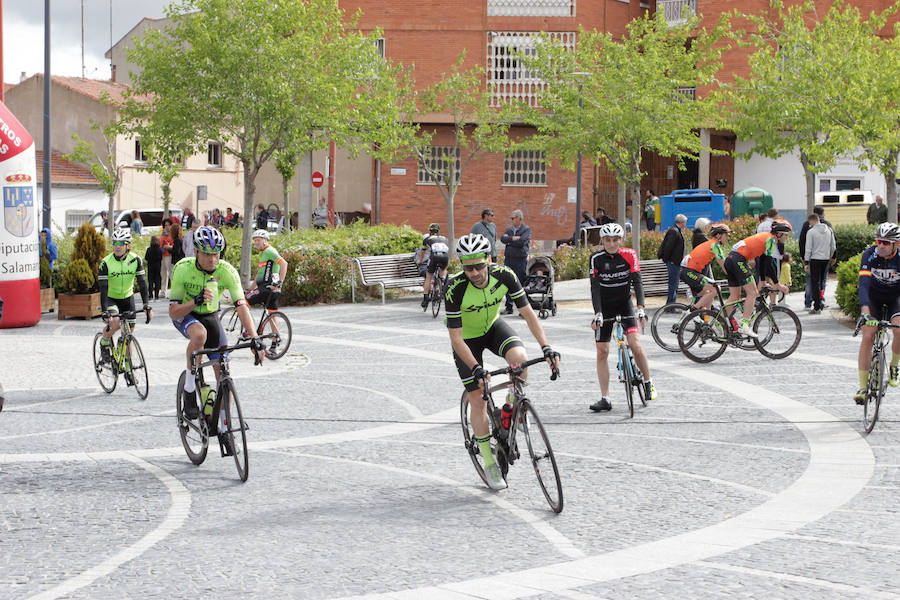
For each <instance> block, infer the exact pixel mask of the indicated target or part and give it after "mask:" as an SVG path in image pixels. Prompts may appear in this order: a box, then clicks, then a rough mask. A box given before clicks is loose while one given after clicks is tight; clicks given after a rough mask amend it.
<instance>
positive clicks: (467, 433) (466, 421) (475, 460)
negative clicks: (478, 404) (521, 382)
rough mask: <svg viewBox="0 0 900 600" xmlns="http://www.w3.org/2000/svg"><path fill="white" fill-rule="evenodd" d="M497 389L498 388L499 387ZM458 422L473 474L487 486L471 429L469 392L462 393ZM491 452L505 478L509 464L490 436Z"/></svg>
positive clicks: (481, 460)
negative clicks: (472, 466)
mask: <svg viewBox="0 0 900 600" xmlns="http://www.w3.org/2000/svg"><path fill="white" fill-rule="evenodd" d="M497 387H498V388H499V387H500V386H497ZM491 391H493V390H491ZM488 410H492V408H491V405H488ZM459 422H460V425H462V430H463V443H464V445H465V447H466V452H467V453H468V455H469V458H470V459H471V460H472V464H473V465H474V466H475V472H476V473H478V476H479V477H480V478H481V481H482V482H484V484H485V485H487V484H488V481H487V477H486V476H485V474H484V458H483V457H482V456H481V447H480V446H479V445H478V442H476V441H475V430H474V429H472V405H471V404H469V392H466V391H463V393H462V398H460V400H459ZM490 422H491V421H490V417H488V423H490ZM492 428H493V426H492ZM491 452H493V453H494V458H495V460H496V461H497V465H498V466H499V467H500V472H501V473H502V474H503V476H504V477H506V473H507V472H508V471H509V462H508V461H507V459H506V455H505V453H504V452H503V451H502V449H501V448H499V447H498V444H497V437H496V436H491Z"/></svg>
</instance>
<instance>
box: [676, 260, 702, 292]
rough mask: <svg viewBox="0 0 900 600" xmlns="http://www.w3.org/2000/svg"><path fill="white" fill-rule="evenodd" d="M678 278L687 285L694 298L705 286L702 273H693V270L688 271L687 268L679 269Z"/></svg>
mask: <svg viewBox="0 0 900 600" xmlns="http://www.w3.org/2000/svg"><path fill="white" fill-rule="evenodd" d="M679 278H680V279H681V280H682V281H683V282H685V283H686V284H687V286H688V287H689V288H690V289H691V293H692V294H693V295H694V296H699V295H700V292H702V291H703V286H704V285H706V284H705V283H704V282H703V278H704V275H703V273H701V272H700V271H695V270H694V269H688V268H687V267H681V275H680V276H679Z"/></svg>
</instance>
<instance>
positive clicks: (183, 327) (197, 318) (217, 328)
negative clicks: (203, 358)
mask: <svg viewBox="0 0 900 600" xmlns="http://www.w3.org/2000/svg"><path fill="white" fill-rule="evenodd" d="M194 323H199V324H200V325H203V327H204V328H205V329H206V343H205V344H203V347H204V348H210V349H211V348H219V347H221V346H227V345H228V338H227V337H225V330H224V329H222V323H221V322H220V321H219V311H216V312H214V313H210V314H208V315H198V314H197V313H192V312H190V313H188V314H186V315H185V316H183V317H181V318H180V319H177V320H175V321H172V325H174V326H175V329H177V330H178V331H180V332H181V335H183V336H184V337H186V338H190V336H189V335H188V328H189V327H190V326H191V325H193V324H194ZM207 356H209V358H211V359H217V358H219V353H218V352H213V353H210V354H208V355H207Z"/></svg>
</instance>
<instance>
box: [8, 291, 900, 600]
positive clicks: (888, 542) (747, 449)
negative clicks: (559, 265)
mask: <svg viewBox="0 0 900 600" xmlns="http://www.w3.org/2000/svg"><path fill="white" fill-rule="evenodd" d="M577 285H583V286H584V289H583V290H580V292H578V290H577V288H576V287H575V286H577ZM586 286H587V284H586V283H583V282H582V283H580V284H578V283H574V284H573V283H568V284H567V286H561V285H560V286H559V288H560V296H563V289H564V287H565V289H566V290H569V291H570V292H577V293H570V294H569V296H570V297H574V296H578V295H579V294H580V296H582V297H583V299H585V298H587V289H586ZM794 296H797V297H793V296H792V298H791V299H790V301H791V303H792V304H793V306H795V307H797V303H798V301H801V302H800V305H801V308H802V299H801V298H800V297H799V296H798V295H794ZM417 299H418V298H408V299H401V300H396V301H393V302H389V303H388V304H387V305H386V306H382V305H380V304H378V303H366V304H357V305H339V306H317V307H309V308H288V309H286V310H285V312H287V313H288V314H289V316H290V317H291V320H292V323H293V330H294V339H293V345H292V347H291V350H290V352H289V353H288V355H286V356H285V357H284V358H283V359H282V360H280V361H278V362H274V363H270V362H267V363H266V364H265V365H263V366H262V367H254V366H253V365H252V360H251V358H250V356H249V354H248V353H245V354H244V355H236V356H235V357H234V359H233V361H232V364H233V374H234V375H235V378H236V383H237V389H238V392H239V394H240V398H241V403H242V406H243V411H244V415H245V417H246V418H247V420H248V422H249V425H250V431H249V439H250V478H249V480H248V481H247V483H244V484H241V483H240V482H239V481H238V480H237V473H236V471H235V468H234V463H233V461H232V459H231V458H227V459H223V458H220V457H219V454H218V451H217V449H215V450H213V448H212V446H211V450H210V455H209V458H207V460H206V462H205V463H204V464H203V465H201V466H199V467H196V466H194V465H192V464H191V463H190V462H189V461H188V459H187V457H186V456H185V453H184V450H183V448H182V447H181V443H180V439H179V437H178V433H177V431H176V427H175V419H174V404H175V403H174V398H175V383H176V381H177V379H178V375H179V372H180V370H181V369H182V368H183V356H184V354H183V352H184V349H185V345H186V342H185V341H184V340H183V339H182V338H181V337H180V335H179V334H178V333H177V332H176V331H175V329H174V328H173V327H172V325H171V322H170V321H169V319H168V318H167V316H166V314H165V311H166V304H165V303H164V302H162V301H160V302H157V303H155V304H154V306H155V307H156V309H157V318H156V319H155V320H154V321H153V322H152V323H151V324H150V325H149V326H143V325H139V327H138V329H137V335H138V337H139V339H140V341H141V343H142V345H143V348H144V352H145V354H146V356H147V362H148V365H149V371H150V395H149V397H148V399H147V400H146V401H144V402H142V401H140V400H139V399H138V398H137V395H136V394H135V393H134V391H133V390H132V389H131V388H127V387H125V386H124V384H123V382H122V380H121V379H120V381H119V387H118V388H117V389H116V390H115V392H114V393H112V394H111V395H107V394H105V393H103V392H102V390H101V389H100V386H99V384H98V383H97V380H96V378H95V376H94V374H93V371H92V366H91V355H90V352H91V340H92V337H93V335H94V333H95V331H97V330H98V329H99V327H100V322H99V320H94V321H89V322H86V321H79V320H69V321H57V320H56V318H55V316H54V315H45V318H44V320H43V321H42V322H41V323H40V324H39V325H38V326H37V327H35V328H30V329H22V330H3V331H0V356H2V357H3V361H2V365H0V382H2V384H3V386H4V388H5V389H6V406H5V408H4V410H3V412H2V413H0V490H2V491H0V598H2V599H4V600H14V599H16V600H17V599H25V598H41V599H49V598H72V599H95V598H102V599H120V598H135V599H138V598H140V599H147V598H165V599H173V598H200V597H213V598H215V597H241V598H311V599H319V598H322V599H325V598H384V599H389V598H396V599H400V598H402V599H410V600H412V599H427V600H430V599H438V600H443V599H454V600H462V599H472V598H492V599H504V600H505V599H515V598H535V599H541V600H550V599H576V600H589V599H601V598H602V599H625V598H666V599H669V598H727V599H729V600H733V599H735V598H766V599H772V598H777V599H794V598H804V599H809V598H816V599H829V600H830V599H839V598H845V599H851V598H900V393H898V392H897V391H895V390H891V391H890V392H889V393H888V395H887V397H886V401H885V404H884V406H883V413H882V418H881V420H880V421H879V422H878V424H877V425H876V427H875V430H874V431H873V432H872V433H871V434H870V435H868V436H865V435H864V434H862V428H861V416H862V410H861V408H860V407H857V406H855V405H854V404H853V402H852V400H851V399H850V398H851V395H852V393H853V391H854V390H855V387H856V384H857V378H856V352H857V348H858V343H859V342H858V340H857V339H853V338H852V337H851V336H850V330H848V329H847V328H846V327H845V326H844V325H842V324H840V323H839V322H837V321H836V320H835V319H834V318H833V317H832V316H831V315H827V314H823V315H818V316H810V315H807V314H806V312H805V311H802V312H800V313H799V314H800V316H801V320H802V322H803V328H804V331H803V340H802V342H801V344H800V347H799V349H798V350H797V352H796V353H795V354H794V355H793V356H791V357H790V358H787V359H785V360H781V361H773V360H770V359H767V358H764V357H762V356H761V355H760V354H759V353H758V352H755V351H752V352H747V351H740V350H737V349H734V348H729V349H728V350H727V351H726V352H725V354H724V355H723V356H722V357H721V358H719V359H718V360H717V361H715V362H714V363H712V364H710V365H699V364H696V363H693V362H690V361H688V360H687V359H686V358H684V357H683V356H681V355H680V354H674V353H668V352H665V351H663V350H661V349H659V348H658V347H657V346H656V345H655V344H654V343H653V341H652V339H651V338H650V335H649V331H648V332H647V335H646V336H645V337H644V338H643V340H644V346H645V348H646V349H647V350H648V354H649V356H650V361H651V369H652V375H653V380H654V382H655V383H656V387H657V389H658V391H659V399H658V400H656V401H654V402H651V403H650V404H649V406H647V407H646V408H637V409H636V410H635V416H634V419H629V418H628V413H627V406H626V403H625V400H624V394H623V390H622V386H621V385H620V384H618V383H616V382H615V381H613V384H612V395H613V410H612V411H611V412H610V413H605V414H595V413H592V412H590V411H589V410H588V408H587V407H588V405H589V404H591V403H592V402H594V401H595V400H597V398H598V397H599V387H598V385H597V383H596V375H595V367H594V363H595V359H594V349H593V338H592V335H591V332H590V329H589V327H588V324H589V321H590V315H591V312H592V311H591V310H590V309H589V308H588V306H589V305H588V304H587V303H584V302H573V303H567V304H566V305H564V306H562V307H561V309H560V311H559V315H558V316H556V317H551V318H550V319H547V320H546V321H543V322H542V323H543V325H544V327H545V329H546V331H547V334H548V337H549V339H550V341H551V343H552V345H553V347H554V348H555V349H556V350H558V351H559V352H560V353H561V354H562V356H563V359H562V360H563V362H562V377H561V378H560V379H559V380H557V381H555V382H551V381H549V378H548V375H549V371H548V370H547V369H546V368H544V367H543V366H542V365H541V366H537V367H534V368H532V370H531V371H530V373H529V375H530V378H529V379H530V385H529V386H528V388H527V392H528V395H529V397H530V398H532V399H533V401H534V403H535V405H536V407H537V409H538V411H539V413H540V416H541V418H542V420H543V421H544V422H545V424H546V425H547V426H548V431H549V434H550V437H551V441H552V443H553V447H554V450H555V452H556V456H557V460H558V462H559V466H560V470H561V474H562V478H563V486H564V492H565V509H564V510H563V512H562V513H561V514H559V515H555V514H553V513H552V512H551V511H550V510H549V509H548V506H547V504H546V502H545V501H544V499H543V496H542V495H541V493H540V490H539V488H538V486H537V484H536V481H535V478H534V474H533V472H532V471H531V470H530V467H529V466H528V465H527V464H526V463H524V462H523V463H518V464H516V465H514V466H513V467H512V469H511V470H510V474H509V489H508V490H505V491H502V492H491V491H490V490H488V489H486V488H485V486H484V485H483V484H481V482H480V480H478V479H477V476H476V474H475V471H474V469H473V468H472V465H471V463H470V461H469V459H468V457H467V456H466V453H465V450H464V448H463V444H462V435H461V430H460V426H459V397H460V392H461V385H460V383H459V379H458V377H457V375H456V371H455V369H454V367H453V364H452V360H451V356H450V344H449V339H448V336H447V333H446V330H445V328H444V326H443V321H442V317H443V315H441V318H439V319H432V317H431V314H430V312H429V313H427V314H425V313H423V312H422V311H421V310H420V309H419V308H418V304H417V302H416V300H417ZM575 299H577V298H575ZM504 318H506V319H507V320H508V321H509V322H510V323H511V324H512V325H513V327H515V328H516V329H517V330H519V331H520V332H521V333H522V334H523V335H524V337H525V339H526V340H528V343H527V349H528V351H529V354H530V355H536V354H537V353H538V352H539V349H538V348H537V346H536V344H535V343H534V341H533V340H532V339H531V338H530V336H529V335H527V328H526V326H525V323H524V321H523V320H522V319H520V318H518V317H504ZM487 362H488V364H489V365H490V366H493V367H499V366H500V364H501V363H500V361H499V360H497V359H492V360H489V361H487ZM610 364H611V366H612V368H613V373H614V369H615V366H614V358H613V357H611V358H610ZM613 379H615V375H613Z"/></svg>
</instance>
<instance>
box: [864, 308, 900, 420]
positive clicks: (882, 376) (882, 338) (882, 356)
mask: <svg viewBox="0 0 900 600" xmlns="http://www.w3.org/2000/svg"><path fill="white" fill-rule="evenodd" d="M865 324H866V320H865V318H864V317H860V318H859V321H857V322H856V329H855V330H854V331H853V337H856V336H857V335H859V332H860V330H861V329H862V326H863V325H865ZM897 328H900V325H894V324H893V323H891V322H890V321H878V325H877V327H876V328H875V339H874V340H873V342H872V358H870V359H869V381H868V383H867V384H866V397H865V399H864V401H863V427H864V428H865V430H866V433H871V432H872V429H874V427H875V422H876V421H878V409H879V408H880V407H881V399H882V398H883V397H884V390H885V388H886V387H887V385H888V370H887V355H886V353H885V351H884V349H885V347H886V346H887V345H888V337H887V330H888V329H897ZM894 335H897V334H896V333H895V334H894Z"/></svg>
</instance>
